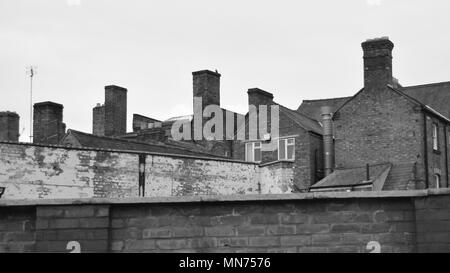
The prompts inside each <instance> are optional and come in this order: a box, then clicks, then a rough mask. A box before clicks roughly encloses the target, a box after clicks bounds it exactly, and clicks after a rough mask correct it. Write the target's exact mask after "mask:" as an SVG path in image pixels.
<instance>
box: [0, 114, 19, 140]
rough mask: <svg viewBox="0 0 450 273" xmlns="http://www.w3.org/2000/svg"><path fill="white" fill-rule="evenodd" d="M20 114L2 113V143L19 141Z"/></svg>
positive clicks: (0, 116) (0, 128) (0, 121)
mask: <svg viewBox="0 0 450 273" xmlns="http://www.w3.org/2000/svg"><path fill="white" fill-rule="evenodd" d="M19 120H20V117H19V115H18V114H16V113H13V112H0V141H19Z"/></svg>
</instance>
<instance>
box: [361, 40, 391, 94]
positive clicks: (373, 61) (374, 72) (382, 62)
mask: <svg viewBox="0 0 450 273" xmlns="http://www.w3.org/2000/svg"><path fill="white" fill-rule="evenodd" d="M362 48H363V51H364V87H365V88H376V87H384V86H386V85H387V84H392V83H393V77H392V50H393V49H394V44H393V43H392V42H391V41H390V40H389V38H388V37H382V38H376V39H369V40H367V41H365V42H364V43H362Z"/></svg>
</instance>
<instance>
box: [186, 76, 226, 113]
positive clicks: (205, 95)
mask: <svg viewBox="0 0 450 273" xmlns="http://www.w3.org/2000/svg"><path fill="white" fill-rule="evenodd" d="M192 76H193V91H194V97H201V98H202V112H203V110H204V109H205V107H206V106H208V105H218V106H220V77H221V75H220V74H219V73H217V72H212V71H209V70H201V71H197V72H192ZM194 111H195V109H194Z"/></svg>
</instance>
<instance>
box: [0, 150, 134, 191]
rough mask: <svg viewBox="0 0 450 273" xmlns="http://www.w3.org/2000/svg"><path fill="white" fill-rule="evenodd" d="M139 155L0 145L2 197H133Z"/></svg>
mask: <svg viewBox="0 0 450 273" xmlns="http://www.w3.org/2000/svg"><path fill="white" fill-rule="evenodd" d="M138 166H139V165H138V155H137V154H127V153H116V152H105V151H92V150H77V149H64V148H56V147H45V146H37V145H34V146H33V145H25V144H0V186H3V187H6V190H5V194H4V196H3V198H5V199H38V198H44V199H45V198H49V199H54V198H88V197H94V196H96V197H125V196H126V197H133V196H137V195H138V186H139V172H138Z"/></svg>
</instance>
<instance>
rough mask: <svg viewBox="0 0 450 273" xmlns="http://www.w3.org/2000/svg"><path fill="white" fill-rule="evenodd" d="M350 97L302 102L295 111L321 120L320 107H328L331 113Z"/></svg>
mask: <svg viewBox="0 0 450 273" xmlns="http://www.w3.org/2000/svg"><path fill="white" fill-rule="evenodd" d="M351 98H352V97H341V98H330V99H319V100H304V101H302V104H300V106H299V107H298V109H297V112H299V113H301V114H303V115H306V116H308V117H310V118H312V119H315V120H322V116H321V110H320V108H321V107H322V106H330V107H331V108H332V112H334V111H335V110H336V109H338V108H339V107H340V106H342V105H343V104H344V103H345V102H346V101H347V100H349V99H351Z"/></svg>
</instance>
